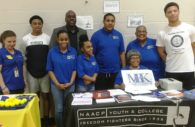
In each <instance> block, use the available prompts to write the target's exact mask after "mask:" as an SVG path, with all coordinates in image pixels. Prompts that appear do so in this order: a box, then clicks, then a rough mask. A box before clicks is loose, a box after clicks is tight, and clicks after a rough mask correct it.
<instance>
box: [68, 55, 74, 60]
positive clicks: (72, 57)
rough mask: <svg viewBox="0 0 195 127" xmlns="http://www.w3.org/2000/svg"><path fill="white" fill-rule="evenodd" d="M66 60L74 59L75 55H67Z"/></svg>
mask: <svg viewBox="0 0 195 127" xmlns="http://www.w3.org/2000/svg"><path fill="white" fill-rule="evenodd" d="M67 59H68V60H70V59H75V55H68V56H67Z"/></svg>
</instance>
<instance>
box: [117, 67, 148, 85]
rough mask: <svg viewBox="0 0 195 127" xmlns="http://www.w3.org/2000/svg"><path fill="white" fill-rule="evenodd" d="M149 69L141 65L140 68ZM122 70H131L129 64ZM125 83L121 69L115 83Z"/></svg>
mask: <svg viewBox="0 0 195 127" xmlns="http://www.w3.org/2000/svg"><path fill="white" fill-rule="evenodd" d="M142 69H147V68H146V67H144V66H142V65H140V66H139V69H138V70H142ZM121 70H131V69H130V67H129V66H126V67H124V68H122V69H121ZM122 83H123V78H122V73H121V71H120V72H119V73H118V74H117V76H116V79H115V82H114V84H115V85H116V84H117V85H121V84H122Z"/></svg>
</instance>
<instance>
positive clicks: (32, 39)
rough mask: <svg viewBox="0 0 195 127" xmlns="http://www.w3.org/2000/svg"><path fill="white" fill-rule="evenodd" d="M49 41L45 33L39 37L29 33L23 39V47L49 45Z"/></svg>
mask: <svg viewBox="0 0 195 127" xmlns="http://www.w3.org/2000/svg"><path fill="white" fill-rule="evenodd" d="M49 40H50V37H49V36H48V35H47V34H45V33H42V34H41V35H38V36H34V35H32V34H31V33H29V34H27V35H25V36H24V37H23V41H24V42H25V46H31V45H49Z"/></svg>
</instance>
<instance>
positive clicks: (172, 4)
mask: <svg viewBox="0 0 195 127" xmlns="http://www.w3.org/2000/svg"><path fill="white" fill-rule="evenodd" d="M171 6H175V7H177V8H178V10H179V5H178V4H177V3H175V2H170V3H168V4H166V5H165V7H164V13H166V12H167V9H168V8H169V7H171Z"/></svg>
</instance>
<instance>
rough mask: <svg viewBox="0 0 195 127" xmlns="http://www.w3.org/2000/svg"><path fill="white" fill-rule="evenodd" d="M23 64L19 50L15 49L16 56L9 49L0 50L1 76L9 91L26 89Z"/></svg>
mask: <svg viewBox="0 0 195 127" xmlns="http://www.w3.org/2000/svg"><path fill="white" fill-rule="evenodd" d="M23 62H24V60H23V56H22V53H21V52H20V51H19V50H16V49H14V54H10V53H9V52H8V51H7V49H5V48H2V49H0V65H2V71H1V74H2V77H3V80H4V83H5V85H6V86H7V87H8V89H9V90H19V89H24V77H23Z"/></svg>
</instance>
